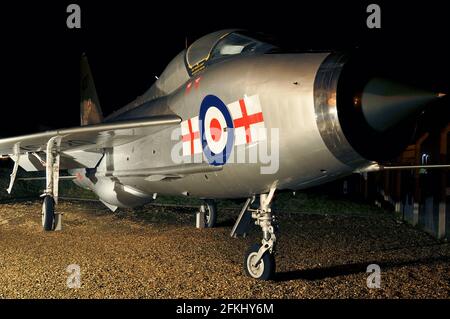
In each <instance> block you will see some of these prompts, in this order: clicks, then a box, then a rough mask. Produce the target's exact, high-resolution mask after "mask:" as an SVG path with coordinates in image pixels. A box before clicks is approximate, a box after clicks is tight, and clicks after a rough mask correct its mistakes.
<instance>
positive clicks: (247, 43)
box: [209, 33, 276, 62]
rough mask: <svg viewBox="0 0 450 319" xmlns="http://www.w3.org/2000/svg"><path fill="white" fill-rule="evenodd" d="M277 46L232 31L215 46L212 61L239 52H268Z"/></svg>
mask: <svg viewBox="0 0 450 319" xmlns="http://www.w3.org/2000/svg"><path fill="white" fill-rule="evenodd" d="M275 48H276V47H275V46H273V45H272V44H268V43H265V42H261V41H258V40H255V39H253V38H250V37H247V36H245V35H243V34H239V33H230V34H229V35H227V36H226V37H224V38H223V39H222V40H220V41H219V42H218V43H217V44H216V46H215V47H214V49H213V51H212V53H211V58H210V59H209V61H210V62H215V61H218V60H221V59H224V58H227V57H230V56H233V55H237V54H253V53H266V52H268V51H270V50H272V49H275Z"/></svg>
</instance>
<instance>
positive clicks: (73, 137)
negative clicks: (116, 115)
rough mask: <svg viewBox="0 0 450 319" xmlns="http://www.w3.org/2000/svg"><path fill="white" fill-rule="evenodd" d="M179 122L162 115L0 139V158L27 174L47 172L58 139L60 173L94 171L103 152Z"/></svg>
mask: <svg viewBox="0 0 450 319" xmlns="http://www.w3.org/2000/svg"><path fill="white" fill-rule="evenodd" d="M180 121H181V119H180V118H179V117H178V116H176V115H160V116H154V117H150V118H145V119H139V120H130V121H120V122H111V123H101V124H95V125H87V126H81V127H74V128H68V129H61V130H55V131H48V132H42V133H36V134H29V135H23V136H17V137H8V138H3V139H0V155H1V156H2V157H10V158H11V159H12V160H14V161H15V162H17V165H18V166H21V167H22V168H23V169H25V170H26V171H41V170H45V159H46V152H47V144H48V143H49V141H50V140H52V139H53V140H54V139H55V138H57V139H58V142H59V146H58V153H59V155H60V166H59V167H60V168H61V169H71V168H93V167H95V166H96V164H97V163H98V162H99V161H100V159H101V158H102V156H103V151H102V149H103V148H108V147H114V146H119V145H121V144H125V143H129V142H132V141H134V140H137V139H139V138H141V137H143V136H146V135H149V134H152V133H154V132H156V131H158V130H160V129H161V128H164V127H167V126H169V125H175V124H178V123H180ZM16 170H17V169H15V171H16Z"/></svg>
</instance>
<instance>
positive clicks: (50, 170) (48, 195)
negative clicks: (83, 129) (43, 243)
mask: <svg viewBox="0 0 450 319" xmlns="http://www.w3.org/2000/svg"><path fill="white" fill-rule="evenodd" d="M60 145H61V137H59V136H55V137H52V138H51V139H50V140H49V141H48V142H47V152H46V153H47V158H46V161H45V168H46V188H45V191H44V194H42V195H41V197H43V198H44V202H43V204H42V228H43V229H44V230H45V231H52V230H61V218H62V216H61V214H58V213H55V205H56V204H57V203H58V183H59V162H60V156H59V147H60Z"/></svg>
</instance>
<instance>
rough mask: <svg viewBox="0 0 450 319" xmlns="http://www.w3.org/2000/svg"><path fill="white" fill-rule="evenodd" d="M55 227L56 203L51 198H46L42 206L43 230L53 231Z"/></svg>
mask: <svg viewBox="0 0 450 319" xmlns="http://www.w3.org/2000/svg"><path fill="white" fill-rule="evenodd" d="M54 225H55V201H54V200H53V197H51V196H48V195H47V196H45V197H44V202H43V204H42V228H43V229H44V230H45V231H52V230H53V229H54V227H55V226H54Z"/></svg>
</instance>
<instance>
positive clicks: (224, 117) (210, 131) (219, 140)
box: [199, 95, 234, 166]
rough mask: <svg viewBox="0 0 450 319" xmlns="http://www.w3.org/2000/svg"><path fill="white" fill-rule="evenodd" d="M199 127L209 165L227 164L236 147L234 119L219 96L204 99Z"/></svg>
mask: <svg viewBox="0 0 450 319" xmlns="http://www.w3.org/2000/svg"><path fill="white" fill-rule="evenodd" d="M199 126H200V136H201V138H202V147H203V153H204V154H205V156H206V158H207V159H208V162H209V164H211V165H215V166H219V165H223V164H225V163H226V162H227V160H228V157H229V156H230V153H231V151H232V149H233V145H234V133H233V119H232V117H231V114H230V112H229V111H228V108H227V106H226V105H225V103H223V102H222V100H221V99H219V98H218V97H217V96H215V95H207V96H206V97H205V98H204V99H203V101H202V104H201V106H200V114H199Z"/></svg>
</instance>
